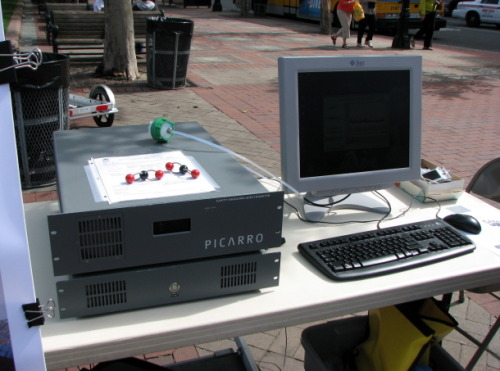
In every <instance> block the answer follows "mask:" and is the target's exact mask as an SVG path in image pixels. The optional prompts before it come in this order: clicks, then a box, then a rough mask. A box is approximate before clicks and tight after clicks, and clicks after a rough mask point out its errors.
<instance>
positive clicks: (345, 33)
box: [330, 0, 356, 49]
mask: <svg viewBox="0 0 500 371" xmlns="http://www.w3.org/2000/svg"><path fill="white" fill-rule="evenodd" d="M355 2H356V1H355V0H339V2H338V5H337V16H338V17H339V21H340V28H339V30H338V31H337V32H336V33H334V34H332V35H330V37H331V38H332V42H333V45H335V44H336V43H337V37H338V36H342V40H343V41H344V42H343V43H342V47H343V48H344V49H347V48H349V47H348V46H347V39H348V38H349V37H350V36H351V31H350V25H351V20H352V12H353V11H354V3H355Z"/></svg>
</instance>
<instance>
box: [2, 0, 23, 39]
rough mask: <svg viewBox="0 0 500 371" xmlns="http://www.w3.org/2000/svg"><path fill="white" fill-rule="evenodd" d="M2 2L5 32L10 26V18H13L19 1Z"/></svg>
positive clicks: (8, 0) (4, 0) (5, 0)
mask: <svg viewBox="0 0 500 371" xmlns="http://www.w3.org/2000/svg"><path fill="white" fill-rule="evenodd" d="M1 2H2V18H3V29H4V31H5V30H6V29H7V27H8V26H9V22H10V18H11V17H12V13H14V9H15V8H16V6H17V3H18V2H19V0H1Z"/></svg>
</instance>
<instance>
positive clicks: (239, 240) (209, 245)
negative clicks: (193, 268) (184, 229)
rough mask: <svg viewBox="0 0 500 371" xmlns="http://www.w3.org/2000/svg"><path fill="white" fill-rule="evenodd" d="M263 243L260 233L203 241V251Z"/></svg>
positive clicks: (262, 235) (262, 236)
mask: <svg viewBox="0 0 500 371" xmlns="http://www.w3.org/2000/svg"><path fill="white" fill-rule="evenodd" d="M263 241H264V234H262V233H257V234H247V235H242V236H229V237H221V238H214V239H210V240H205V250H208V249H219V248H226V247H236V246H244V245H251V244H253V243H257V244H259V243H262V242H263Z"/></svg>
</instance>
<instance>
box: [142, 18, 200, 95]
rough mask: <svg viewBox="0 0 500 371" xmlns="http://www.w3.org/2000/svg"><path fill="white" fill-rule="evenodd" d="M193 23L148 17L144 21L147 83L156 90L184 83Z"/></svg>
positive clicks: (176, 87)
mask: <svg viewBox="0 0 500 371" xmlns="http://www.w3.org/2000/svg"><path fill="white" fill-rule="evenodd" d="M193 28H194V23H193V21H191V20H189V19H182V18H168V17H151V18H148V19H147V23H146V61H147V73H148V85H149V86H151V87H152V88H157V89H179V88H182V87H184V86H186V75H187V67H188V60H189V51H190V49H191V39H192V37H193Z"/></svg>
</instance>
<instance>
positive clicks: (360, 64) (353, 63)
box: [349, 59, 365, 67]
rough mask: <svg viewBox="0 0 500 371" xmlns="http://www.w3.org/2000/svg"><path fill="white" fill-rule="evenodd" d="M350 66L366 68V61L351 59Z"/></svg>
mask: <svg viewBox="0 0 500 371" xmlns="http://www.w3.org/2000/svg"><path fill="white" fill-rule="evenodd" d="M349 64H350V65H351V67H364V66H365V61H363V60H359V59H351V61H350V62H349Z"/></svg>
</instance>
